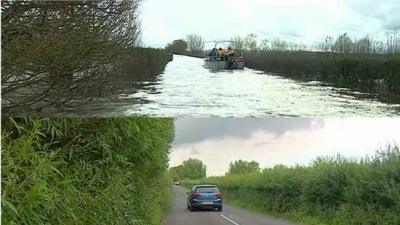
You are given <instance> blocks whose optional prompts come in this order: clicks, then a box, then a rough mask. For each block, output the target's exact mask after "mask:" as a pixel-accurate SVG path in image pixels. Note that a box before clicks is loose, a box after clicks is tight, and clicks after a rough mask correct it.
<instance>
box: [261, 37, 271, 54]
mask: <svg viewBox="0 0 400 225" xmlns="http://www.w3.org/2000/svg"><path fill="white" fill-rule="evenodd" d="M260 49H261V50H263V51H266V50H268V49H269V41H268V39H263V40H262V41H261V44H260Z"/></svg>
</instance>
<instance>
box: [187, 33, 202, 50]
mask: <svg viewBox="0 0 400 225" xmlns="http://www.w3.org/2000/svg"><path fill="white" fill-rule="evenodd" d="M186 42H187V45H188V48H189V50H190V51H191V52H199V51H202V50H203V49H204V40H203V38H202V37H201V36H200V35H197V34H189V35H187V36H186Z"/></svg>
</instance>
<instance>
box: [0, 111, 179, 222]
mask: <svg viewBox="0 0 400 225" xmlns="http://www.w3.org/2000/svg"><path fill="white" fill-rule="evenodd" d="M1 135H2V161H1V164H2V223H3V224H78V225H79V224H82V225H83V224H143V225H148V224H161V221H162V218H163V216H164V214H165V212H166V210H167V209H168V207H169V204H170V203H171V200H172V194H171V193H172V192H171V185H170V183H171V180H170V178H169V176H168V175H167V161H168V150H169V146H170V142H171V139H172V137H173V120H172V119H146V118H115V119H101V118H63V119H30V118H3V121H2V133H1Z"/></svg>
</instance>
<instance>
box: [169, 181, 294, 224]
mask: <svg viewBox="0 0 400 225" xmlns="http://www.w3.org/2000/svg"><path fill="white" fill-rule="evenodd" d="M186 191H188V190H187V189H185V188H183V187H181V186H175V187H174V194H175V200H174V204H173V206H172V209H171V212H170V214H169V215H168V217H167V218H166V220H165V223H164V225H205V224H206V225H294V224H293V223H289V222H287V221H284V220H282V219H277V218H274V217H270V216H267V215H263V214H259V213H255V212H251V211H248V210H245V209H241V208H238V207H234V206H231V205H229V204H226V203H224V206H223V207H224V208H223V210H222V212H218V211H195V212H190V211H189V210H188V209H186ZM222 194H223V193H222Z"/></svg>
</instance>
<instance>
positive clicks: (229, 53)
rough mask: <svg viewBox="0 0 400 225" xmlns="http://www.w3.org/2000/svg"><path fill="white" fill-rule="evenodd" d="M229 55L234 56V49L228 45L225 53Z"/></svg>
mask: <svg viewBox="0 0 400 225" xmlns="http://www.w3.org/2000/svg"><path fill="white" fill-rule="evenodd" d="M226 54H227V55H228V56H229V57H234V56H235V51H234V50H233V48H231V47H228V51H227V53H226Z"/></svg>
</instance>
